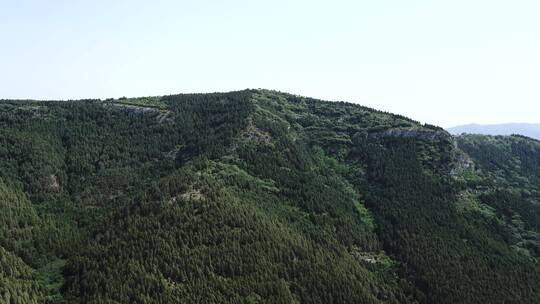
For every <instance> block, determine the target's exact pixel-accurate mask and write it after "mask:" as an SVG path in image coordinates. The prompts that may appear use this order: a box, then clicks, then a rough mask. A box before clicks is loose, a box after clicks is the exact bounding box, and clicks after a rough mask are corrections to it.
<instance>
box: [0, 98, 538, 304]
mask: <svg viewBox="0 0 540 304" xmlns="http://www.w3.org/2000/svg"><path fill="white" fill-rule="evenodd" d="M0 143H1V144H0V302H2V303H540V280H539V278H540V264H539V257H540V142H539V141H536V140H533V139H530V138H526V137H523V136H506V137H504V136H497V137H493V136H482V135H463V136H457V137H453V136H451V135H450V134H449V133H447V132H446V131H444V130H443V129H441V128H439V127H435V126H431V125H421V124H419V123H418V122H416V121H414V120H411V119H408V118H406V117H403V116H399V115H393V114H390V113H385V112H381V111H377V110H374V109H370V108H366V107H362V106H359V105H355V104H351V103H344V102H326V101H321V100H316V99H312V98H307V97H301V96H296V95H290V94H285V93H280V92H275V91H268V90H245V91H238V92H230V93H215V94H182V95H171V96H162V97H146V98H122V99H108V100H78V101H18V100H4V101H1V102H0Z"/></svg>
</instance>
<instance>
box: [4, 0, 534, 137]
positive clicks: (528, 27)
mask: <svg viewBox="0 0 540 304" xmlns="http://www.w3.org/2000/svg"><path fill="white" fill-rule="evenodd" d="M245 88H268V89H276V90H280V91H286V92H290V93H296V94H301V95H306V96H311V97H318V98H323V99H328V100H345V101H351V102H356V103H360V104H363V105H367V106H370V107H374V108H377V109H382V110H387V111H391V112H395V113H400V114H404V115H406V116H409V117H411V118H414V119H417V120H420V121H422V122H429V123H433V124H437V125H442V126H445V127H447V126H451V125H455V124H462V123H469V122H477V123H498V122H540V1H538V0H512V1H510V0H506V1H498V0H453V1H442V0H432V1H427V0H426V1H414V0H402V1H397V0H396V1H390V0H377V1H375V0H371V1H362V0H356V1H339V0H332V1H314V0H302V1H294V0H288V1H283V0H272V1H254V0H250V1H248V0H245V1H210V0H208V1H205V0H198V1H134V0H130V1H113V0H108V1H104V0H93V1H76V0H69V1H67V0H66V1H57V0H47V1H41V0H40V1H38V0H34V1H29V0H17V1H7V0H0V98H37V99H67V98H82V97H95V98H105V97H120V96H142V95H145V96H147V95H163V94H172V93H181V92H185V93H187V92H213V91H230V90H239V89H245Z"/></svg>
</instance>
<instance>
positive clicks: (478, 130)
mask: <svg viewBox="0 0 540 304" xmlns="http://www.w3.org/2000/svg"><path fill="white" fill-rule="evenodd" d="M448 132H450V133H452V134H462V133H467V134H482V135H512V134H519V135H523V136H528V137H531V138H535V139H540V124H518V123H509V124H497V125H478V124H470V125H463V126H457V127H452V128H449V129H448Z"/></svg>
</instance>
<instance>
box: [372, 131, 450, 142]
mask: <svg viewBox="0 0 540 304" xmlns="http://www.w3.org/2000/svg"><path fill="white" fill-rule="evenodd" d="M384 137H399V138H415V139H421V140H427V141H436V140H444V139H450V134H448V133H447V132H444V131H433V130H423V129H388V130H385V131H380V132H374V133H370V134H369V138H384Z"/></svg>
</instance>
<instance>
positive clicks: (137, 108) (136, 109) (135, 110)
mask: <svg viewBox="0 0 540 304" xmlns="http://www.w3.org/2000/svg"><path fill="white" fill-rule="evenodd" d="M111 106H113V107H115V108H118V109H121V110H125V111H127V112H130V113H136V114H141V113H149V112H159V109H156V108H152V107H141V106H134V105H128V104H121V103H112V104H111Z"/></svg>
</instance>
